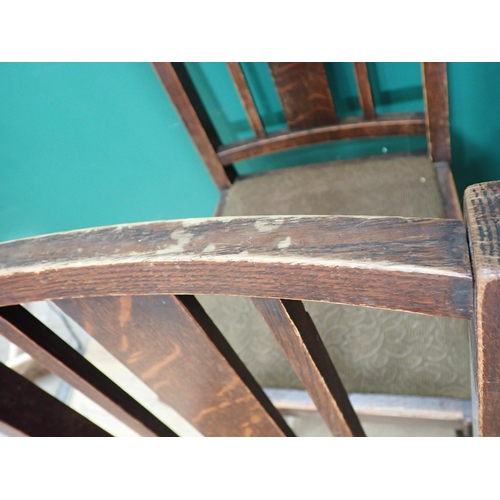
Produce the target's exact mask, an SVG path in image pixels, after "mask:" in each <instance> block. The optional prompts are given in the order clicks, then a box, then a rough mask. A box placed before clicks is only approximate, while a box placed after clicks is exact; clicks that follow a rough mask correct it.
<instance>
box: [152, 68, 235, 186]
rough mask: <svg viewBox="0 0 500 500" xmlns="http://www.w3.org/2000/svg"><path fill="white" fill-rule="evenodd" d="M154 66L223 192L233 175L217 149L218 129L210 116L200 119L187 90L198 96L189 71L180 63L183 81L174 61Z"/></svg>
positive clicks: (199, 110)
mask: <svg viewBox="0 0 500 500" xmlns="http://www.w3.org/2000/svg"><path fill="white" fill-rule="evenodd" d="M153 66H154V68H155V70H156V72H157V74H158V76H159V78H160V80H161V82H162V83H163V86H164V87H165V89H166V91H167V92H168V94H169V95H170V98H171V100H172V102H173V104H174V106H175V108H176V109H177V112H178V113H179V116H180V117H181V119H182V121H183V122H184V125H185V126H186V128H187V130H188V132H189V134H190V135H191V138H192V140H193V142H194V144H195V146H196V148H197V149H198V152H199V153H200V156H201V158H202V159H203V161H204V162H205V165H206V166H207V169H208V171H209V173H210V175H211V176H212V179H213V181H214V182H215V184H216V185H217V187H218V188H219V189H220V190H221V191H222V190H224V189H227V188H228V187H229V186H231V182H232V180H231V178H230V177H231V176H230V175H228V172H227V171H226V170H225V169H224V166H223V165H222V164H221V162H220V160H219V158H218V157H217V153H216V151H215V148H216V147H217V146H218V144H219V142H220V141H219V140H218V137H217V135H216V132H215V129H214V128H213V126H211V124H210V122H209V119H208V116H204V117H203V118H204V119H203V122H202V120H200V117H199V115H198V114H197V111H196V110H195V108H194V107H193V104H192V102H191V100H190V97H189V96H188V94H187V92H186V86H189V87H190V88H191V90H192V92H191V99H193V96H194V95H195V93H194V89H192V85H190V84H189V80H188V75H187V72H186V71H185V70H184V68H183V66H179V69H178V71H181V72H182V76H183V81H182V82H181V80H180V79H179V75H178V74H177V72H176V69H174V66H173V65H172V63H168V62H156V63H153ZM201 110H203V107H202V106H198V113H200V112H201Z"/></svg>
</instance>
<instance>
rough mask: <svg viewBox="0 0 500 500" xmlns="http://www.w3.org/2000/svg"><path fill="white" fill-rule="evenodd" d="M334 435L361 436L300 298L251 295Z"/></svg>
mask: <svg viewBox="0 0 500 500" xmlns="http://www.w3.org/2000/svg"><path fill="white" fill-rule="evenodd" d="M253 302H254V304H255V306H256V308H257V310H258V311H259V312H260V314H261V315H262V317H263V319H264V321H265V322H266V323H267V325H268V326H269V329H270V330H271V332H272V334H273V335H274V337H275V338H276V340H277V342H278V344H279V346H280V347H281V349H282V350H283V352H284V353H285V355H286V356H287V358H288V360H289V361H290V363H291V365H292V367H293V369H294V370H295V372H296V373H297V375H298V377H299V378H300V380H301V381H302V383H303V384H304V387H305V388H306V389H307V391H308V392H309V394H310V395H311V397H312V399H313V401H314V403H315V404H316V408H317V409H318V411H319V412H320V414H321V416H322V417H323V420H324V421H325V423H326V424H327V425H328V428H329V429H330V431H331V432H332V434H333V435H334V436H364V431H363V428H362V427H361V424H360V422H359V419H358V417H357V415H356V413H355V411H354V409H353V407H352V405H351V402H350V401H349V397H348V395H347V392H346V390H345V389H344V386H343V384H342V381H341V380H340V377H339V376H338V373H337V371H336V370H335V367H334V366H333V363H332V360H331V359H330V355H329V354H328V351H327V350H326V347H325V345H324V344H323V341H322V340H321V337H320V336H319V333H318V331H317V330H316V327H315V325H314V323H313V321H312V319H311V317H310V316H309V314H308V313H307V312H306V310H305V308H304V306H303V305H302V303H301V302H297V301H290V300H276V299H256V298H254V299H253Z"/></svg>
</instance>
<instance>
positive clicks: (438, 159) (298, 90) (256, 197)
mask: <svg viewBox="0 0 500 500" xmlns="http://www.w3.org/2000/svg"><path fill="white" fill-rule="evenodd" d="M268 66H269V70H270V73H271V75H272V79H273V81H274V84H275V87H276V90H277V93H278V95H279V98H280V101H281V103H282V108H283V112H284V115H285V118H286V121H287V124H288V127H287V128H286V129H284V130H282V131H278V132H273V133H266V130H265V128H264V126H263V124H262V120H261V118H260V116H259V113H258V111H257V106H256V104H255V102H254V99H253V97H252V94H251V92H250V89H249V86H248V84H247V81H246V79H245V75H244V73H243V71H242V67H241V65H240V64H239V63H227V67H228V70H229V73H230V74H231V77H232V79H233V81H234V84H235V87H236V89H237V91H238V94H239V96H240V98H241V102H242V105H243V107H244V109H245V111H246V114H247V117H248V121H249V123H250V125H251V128H252V130H253V131H254V134H255V137H253V138H250V139H246V140H243V141H239V142H236V143H230V144H221V141H220V139H219V138H218V135H217V132H216V130H215V127H214V125H213V123H212V122H211V120H210V117H209V116H208V113H207V111H206V109H205V108H204V107H203V104H202V101H201V99H200V96H199V95H198V93H197V91H196V87H195V85H194V83H193V81H191V79H190V76H189V73H188V71H187V69H186V67H185V66H184V65H182V64H179V63H174V64H170V63H154V67H155V69H156V71H157V74H158V76H159V78H160V79H161V81H162V83H163V85H164V87H165V89H166V90H167V92H168V94H169V96H170V99H171V101H172V102H173V104H174V106H175V107H176V109H177V111H178V114H179V116H180V117H181V119H182V120H183V122H184V125H185V126H186V128H187V130H188V131H189V133H190V135H191V137H192V139H193V142H194V144H195V146H196V147H197V148H198V151H199V152H200V155H201V157H202V159H203V160H204V162H205V164H206V166H207V168H208V171H209V172H210V174H211V176H212V178H213V180H214V182H215V184H216V185H217V186H218V187H219V189H220V191H221V196H220V201H219V204H218V207H217V210H216V212H215V215H216V216H250V215H252V216H257V215H311V216H315V215H350V216H353V215H356V216H368V215H371V216H404V217H424V218H449V219H456V220H461V218H462V214H461V210H460V204H459V200H458V196H457V193H456V190H455V186H454V181H453V177H452V174H451V170H450V156H451V153H450V134H449V120H448V86H447V77H446V64H445V63H423V64H422V80H423V95H424V105H425V112H424V113H392V114H378V113H376V109H375V106H374V100H373V98H372V92H371V86H370V80H369V75H368V69H367V65H366V63H353V72H354V75H355V78H356V82H357V87H358V96H359V103H360V108H361V110H362V114H361V115H360V116H359V115H358V116H350V117H348V118H344V119H342V120H339V119H338V118H337V114H336V110H335V104H334V102H333V99H332V94H331V92H330V88H329V83H328V80H327V77H326V73H325V69H324V66H323V63H268ZM415 135H416V136H418V135H426V136H427V145H428V150H427V152H424V153H420V154H413V155H409V154H407V153H404V154H399V155H397V154H395V155H386V156H379V157H369V158H358V159H355V160H349V161H332V162H326V163H322V164H314V165H305V166H299V167H293V168H285V169H280V170H273V171H269V172H264V173H260V174H254V175H251V176H246V177H245V176H243V177H239V176H238V175H237V172H236V169H235V167H234V166H233V163H234V162H238V161H240V160H246V159H250V158H254V157H256V156H264V155H269V154H272V153H275V152H279V151H283V150H287V149H293V148H299V147H303V146H307V145H311V144H316V143H322V142H328V141H335V140H347V139H359V138H375V137H388V136H415ZM198 299H199V300H200V302H201V303H202V305H203V307H204V308H205V310H206V311H207V312H208V313H209V314H210V315H211V317H212V318H213V319H214V322H215V323H216V324H217V326H218V327H219V329H220V330H221V331H222V332H223V333H224V335H226V337H227V338H228V340H229V341H230V343H231V345H232V346H233V347H234V348H235V350H236V351H237V353H238V354H239V355H240V356H241V357H242V359H243V360H244V362H245V363H246V364H247V365H248V367H249V368H250V370H251V372H252V373H253V374H254V376H255V377H256V378H257V380H258V381H259V383H261V384H262V385H263V386H265V387H272V388H280V389H291V390H292V391H291V392H289V397H294V398H296V397H297V395H296V393H294V392H293V390H295V391H296V390H300V389H303V385H302V384H301V382H300V380H299V379H298V378H297V377H296V375H295V373H294V371H293V369H292V367H291V365H290V364H289V363H288V362H287V360H286V358H285V356H283V355H282V353H281V350H280V349H279V347H278V345H277V344H276V342H274V340H273V338H272V335H271V334H270V332H269V328H268V325H266V322H265V321H263V320H262V318H261V315H260V314H259V313H258V311H257V310H256V309H255V307H254V306H253V304H252V303H251V302H250V300H249V299H243V298H231V299H230V298H220V297H214V296H212V297H203V296H198ZM305 307H306V309H307V311H308V312H309V313H310V314H311V316H312V318H313V320H314V322H315V324H316V326H317V328H318V330H319V333H320V335H321V337H322V338H323V340H324V342H325V344H326V345H327V349H328V351H329V353H330V355H331V356H332V358H333V360H334V363H335V365H336V366H337V368H338V370H339V373H340V376H341V379H342V380H343V381H344V384H345V386H346V388H347V390H348V391H349V393H364V394H367V393H383V394H393V395H395V394H400V395H411V396H416V397H418V396H419V397H441V398H455V399H459V400H463V401H466V400H469V399H470V366H469V355H468V350H469V347H468V344H469V340H468V329H469V325H468V323H467V322H466V321H461V320H457V319H441V318H430V317H424V316H418V315H413V314H406V313H400V312H393V311H380V310H374V309H367V308H364V307H349V306H344V305H324V304H318V303H306V304H305ZM294 394H295V395H294ZM282 395H284V393H283V392H282ZM421 401H423V400H421ZM415 403H416V405H417V406H418V404H419V403H418V400H415ZM283 404H284V405H285V406H286V407H287V409H288V411H290V412H291V411H292V410H293V404H292V403H291V402H290V403H286V402H283ZM301 405H302V406H303V404H302V403H301ZM297 410H299V408H297ZM412 411H415V408H414V409H413V410H412Z"/></svg>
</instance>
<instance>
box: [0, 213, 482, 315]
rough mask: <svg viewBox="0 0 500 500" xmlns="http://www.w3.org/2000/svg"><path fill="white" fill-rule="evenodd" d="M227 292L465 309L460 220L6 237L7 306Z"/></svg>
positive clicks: (443, 311)
mask: <svg viewBox="0 0 500 500" xmlns="http://www.w3.org/2000/svg"><path fill="white" fill-rule="evenodd" d="M156 294H178V295H183V294H188V295H191V294H220V295H246V296H253V297H267V298H286V299H296V300H315V301H325V302H337V303H345V304H355V305H365V306H369V307H379V308H387V309H397V310H402V311H412V312H419V313H424V314H432V315H437V316H448V317H458V318H467V319H468V318H470V317H471V308H472V278H471V271H470V264H469V258H468V251H467V243H466V237H465V233H464V228H463V225H462V223H461V222H460V221H455V220H445V219H408V218H400V217H370V218H366V217H333V216H318V217H303V216H300V217H219V218H208V219H186V220H177V221H169V222H149V223H140V224H133V225H120V226H110V227H102V228H94V229H87V230H79V231H71V232H67V233H58V234H52V235H47V236H40V237H35V238H28V239H23V240H17V241H12V242H7V243H3V244H0V306H3V305H10V304H15V303H21V302H28V301H34V300H55V299H63V298H71V297H73V298H75V297H89V296H106V295H113V296H118V295H156Z"/></svg>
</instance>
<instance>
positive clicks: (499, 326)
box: [464, 182, 500, 436]
mask: <svg viewBox="0 0 500 500" xmlns="http://www.w3.org/2000/svg"><path fill="white" fill-rule="evenodd" d="M464 209H465V220H466V224H467V231H468V237H469V244H470V251H471V259H472V271H473V274H474V281H475V287H474V311H475V312H474V320H473V329H472V335H471V337H472V338H471V343H472V346H471V347H472V349H471V352H472V366H473V369H472V374H473V377H474V384H473V389H474V390H473V411H474V413H473V417H474V427H475V433H476V434H479V435H480V436H500V418H499V415H500V307H499V304H500V246H499V242H500V182H488V183H484V184H476V185H473V186H470V187H468V188H467V190H466V191H465V197H464Z"/></svg>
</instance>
